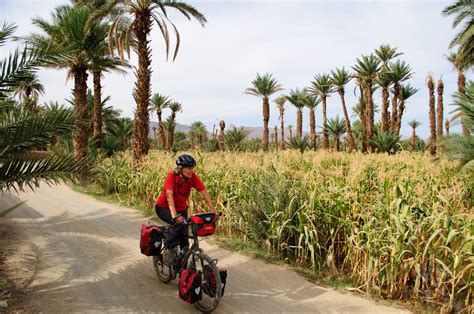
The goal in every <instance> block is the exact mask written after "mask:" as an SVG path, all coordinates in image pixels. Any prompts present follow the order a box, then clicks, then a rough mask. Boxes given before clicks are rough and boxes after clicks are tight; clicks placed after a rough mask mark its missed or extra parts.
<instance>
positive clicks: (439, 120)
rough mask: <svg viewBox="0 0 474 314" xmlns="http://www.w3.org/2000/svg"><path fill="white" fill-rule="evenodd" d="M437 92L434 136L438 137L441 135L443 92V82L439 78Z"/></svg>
mask: <svg viewBox="0 0 474 314" xmlns="http://www.w3.org/2000/svg"><path fill="white" fill-rule="evenodd" d="M436 90H437V92H438V107H437V108H436V114H437V116H436V118H437V119H436V120H437V123H436V132H437V133H436V138H438V139H440V138H442V137H443V92H444V84H443V81H442V80H441V79H439V80H438V88H437V89H436Z"/></svg>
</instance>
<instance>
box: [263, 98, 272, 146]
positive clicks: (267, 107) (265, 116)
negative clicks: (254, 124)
mask: <svg viewBox="0 0 474 314" xmlns="http://www.w3.org/2000/svg"><path fill="white" fill-rule="evenodd" d="M262 109H263V138H262V146H263V150H264V151H267V150H268V135H269V133H270V132H269V130H268V120H270V104H269V103H268V98H267V97H264V98H263V108H262Z"/></svg>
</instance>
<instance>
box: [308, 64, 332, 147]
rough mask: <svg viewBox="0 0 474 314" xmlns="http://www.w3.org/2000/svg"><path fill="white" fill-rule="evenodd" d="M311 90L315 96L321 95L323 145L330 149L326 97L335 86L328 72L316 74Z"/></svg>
mask: <svg viewBox="0 0 474 314" xmlns="http://www.w3.org/2000/svg"><path fill="white" fill-rule="evenodd" d="M309 92H310V93H312V94H313V95H315V96H319V97H320V98H321V101H322V105H323V146H324V149H326V150H328V149H329V134H328V130H327V116H326V99H327V97H328V96H329V94H330V93H332V92H333V86H332V83H331V79H330V77H329V75H328V74H326V73H323V74H318V75H316V76H314V80H313V81H312V82H311V87H310V88H309Z"/></svg>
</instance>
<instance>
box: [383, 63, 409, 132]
mask: <svg viewBox="0 0 474 314" xmlns="http://www.w3.org/2000/svg"><path fill="white" fill-rule="evenodd" d="M412 75H413V73H412V72H411V68H410V66H409V65H408V64H406V63H405V61H400V60H397V61H395V62H392V63H390V71H389V72H388V76H389V78H390V80H391V81H392V82H393V96H392V119H391V123H390V126H391V130H392V132H395V133H396V131H397V122H398V118H399V116H400V114H399V113H398V108H397V101H398V100H399V98H400V88H401V83H402V82H404V81H406V80H408V79H409V78H411V76H412Z"/></svg>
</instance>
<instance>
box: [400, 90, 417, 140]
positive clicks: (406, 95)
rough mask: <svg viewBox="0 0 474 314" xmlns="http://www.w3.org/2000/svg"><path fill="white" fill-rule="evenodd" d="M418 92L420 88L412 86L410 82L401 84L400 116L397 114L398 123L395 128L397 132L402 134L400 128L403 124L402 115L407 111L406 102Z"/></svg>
mask: <svg viewBox="0 0 474 314" xmlns="http://www.w3.org/2000/svg"><path fill="white" fill-rule="evenodd" d="M416 92H418V89H416V88H414V87H412V86H411V85H410V84H406V85H401V86H400V94H399V100H400V103H399V104H398V116H397V123H396V128H395V134H397V135H398V134H400V128H401V126H402V117H403V112H404V111H405V104H406V100H407V99H408V98H410V97H411V96H413V95H415V94H416Z"/></svg>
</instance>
